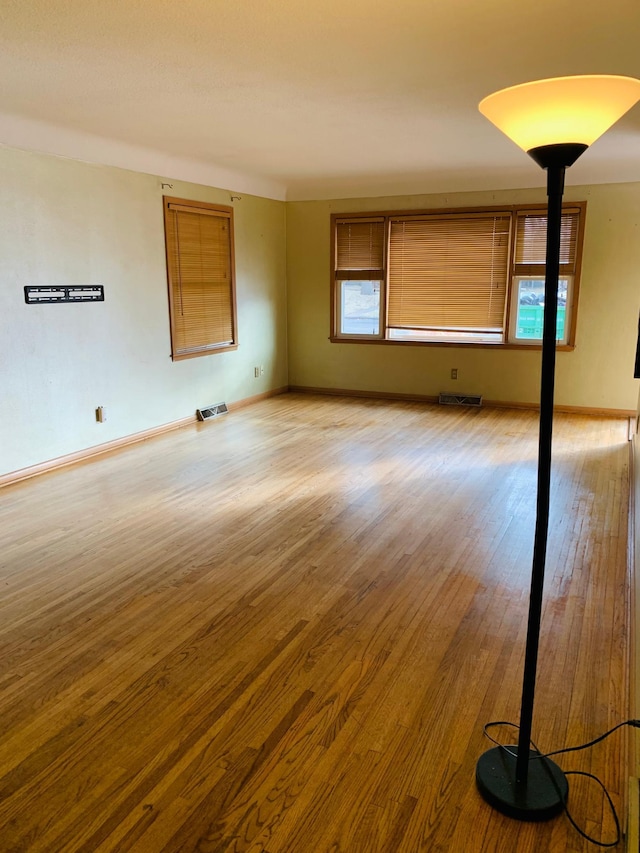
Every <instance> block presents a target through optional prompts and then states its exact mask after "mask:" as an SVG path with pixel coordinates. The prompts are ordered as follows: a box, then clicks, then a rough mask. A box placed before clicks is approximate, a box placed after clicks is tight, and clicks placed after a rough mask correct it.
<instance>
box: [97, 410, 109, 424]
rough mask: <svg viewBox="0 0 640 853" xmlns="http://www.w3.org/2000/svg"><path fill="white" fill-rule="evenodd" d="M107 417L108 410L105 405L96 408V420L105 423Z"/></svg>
mask: <svg viewBox="0 0 640 853" xmlns="http://www.w3.org/2000/svg"><path fill="white" fill-rule="evenodd" d="M106 419H107V412H106V410H105V408H104V406H98V408H97V409H96V420H97V422H98V423H99V424H103V423H104V422H105V421H106Z"/></svg>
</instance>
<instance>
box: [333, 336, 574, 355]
mask: <svg viewBox="0 0 640 853" xmlns="http://www.w3.org/2000/svg"><path fill="white" fill-rule="evenodd" d="M329 340H330V342H331V343H332V344H375V345H376V346H379V345H383V346H392V347H395V346H401V347H407V346H409V347H447V348H450V347H456V348H459V349H493V350H495V349H498V350H504V349H508V350H525V351H531V350H537V351H540V350H541V349H542V344H541V343H539V344H537V343H536V344H511V343H503V342H502V341H500V342H495V343H491V342H489V341H409V340H404V341H400V340H390V339H386V338H366V337H364V336H363V337H359V338H348V337H336V336H333V335H332V336H330V337H329ZM574 350H575V344H559V345H558V346H557V347H556V352H573V351H574Z"/></svg>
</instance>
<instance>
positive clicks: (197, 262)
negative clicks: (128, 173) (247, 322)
mask: <svg viewBox="0 0 640 853" xmlns="http://www.w3.org/2000/svg"><path fill="white" fill-rule="evenodd" d="M164 223H165V240H166V247H167V272H168V282H169V313H170V320H171V356H172V358H173V359H174V360H176V359H182V358H193V357H195V356H199V355H209V354H210V353H214V352H220V351H221V350H228V349H235V348H236V347H237V344H238V341H237V331H236V301H235V279H234V261H233V209H232V208H231V207H224V206H220V205H213V204H205V203H203V202H192V201H185V200H184V199H177V198H167V197H166V196H165V198H164Z"/></svg>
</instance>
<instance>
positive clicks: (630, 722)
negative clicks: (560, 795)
mask: <svg viewBox="0 0 640 853" xmlns="http://www.w3.org/2000/svg"><path fill="white" fill-rule="evenodd" d="M497 726H510V727H511V728H514V729H518V730H519V729H520V726H519V725H517V724H516V723H510V722H508V721H507V720H496V721H493V722H491V723H487V724H486V725H485V726H484V729H483V731H484V735H485V737H486V738H488V739H489V740H490V741H491V742H492V743H495V745H496V746H499V747H500V748H501V749H504V751H505V752H506V753H507V754H508V755H511V756H512V757H513V758H517V753H515V752H513V750H511V749H509V747H508V746H505V745H504V744H502V743H500V741H498V740H496V738H494V737H493V736H492V735H490V734H489V729H491V728H496V727H497ZM624 726H632V727H633V728H636V729H638V728H640V720H625V721H624V722H622V723H618V725H617V726H614V727H613V728H612V729H609V731H607V732H605V733H604V734H602V735H599V737H596V738H594V739H593V740H590V741H588V742H587V743H582V744H580V745H579V746H567V747H564V749H554V750H553V751H552V752H544V753H543V752H541V751H540V750H539V749H538V747H537V746H536V745H535V743H534V742H533V741H530V744H531V746H532V747H533V749H534V750H535V752H536V753H537V754H536V755H532V756H530V758H529V761H541V760H544V759H546V758H551V756H553V755H562V754H563V753H566V752H578V751H579V750H581V749H589V748H590V747H592V746H595V745H596V744H598V743H600V742H601V741H603V740H605V738H608V737H609V736H610V735H612V734H613V733H614V732H615V731H617V730H618V729H621V728H623V727H624ZM564 775H565V776H583V777H585V778H587V779H593V780H594V781H595V782H597V783H598V785H600V787H601V788H602V790H603V792H604V796H605V798H606V800H607V803H608V805H609V809H610V811H611V815H612V817H613V822H614V825H615V828H616V840H615V841H599V840H598V839H597V838H592V837H591V836H590V835H587V833H586V832H584V830H582V829H581V828H580V827H579V826H578V824H577V823H576V821H575V820H574V818H573V816H572V815H571V812H570V811H569V809H568V807H567V803H566V800H564V799H563V802H562V805H563V808H564V812H565V814H566V816H567V818H568V819H569V823H570V824H571V825H572V826H573V828H574V829H575V830H576V832H578V833H579V835H581V836H582V838H584V839H586V840H587V841H589V842H590V843H591V844H595V845H596V846H597V847H617V845H618V844H619V843H620V840H621V838H622V832H621V830H620V820H619V819H618V813H617V812H616V808H615V806H614V804H613V800H612V799H611V796H610V794H609V792H608V791H607V789H606V788H605V786H604V784H603V783H602V781H601V780H600V779H598V777H597V776H594V775H593V773H584V772H583V771H581V770H566V771H564Z"/></svg>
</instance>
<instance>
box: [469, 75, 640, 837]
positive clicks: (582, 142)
mask: <svg viewBox="0 0 640 853" xmlns="http://www.w3.org/2000/svg"><path fill="white" fill-rule="evenodd" d="M638 100H640V80H635V79H633V78H631V77H620V76H614V75H587V76H579V77H557V78H554V79H551V80H538V81H535V82H533V83H524V84H522V85H520V86H512V87H510V88H509V89H503V90H501V91H500V92H496V93H494V94H493V95H489V96H488V97H487V98H485V99H484V100H483V101H481V102H480V105H479V109H480V112H481V113H482V114H483V115H484V116H485V117H486V118H488V119H489V120H490V121H491V122H493V124H495V125H496V127H498V128H499V130H501V131H502V132H503V133H504V134H506V136H508V137H509V138H510V139H511V140H513V142H515V143H516V144H517V145H519V146H520V147H521V148H522V149H523V150H524V151H526V152H527V154H529V155H530V156H531V157H532V158H533V159H534V160H535V162H536V163H537V164H538V165H539V166H541V167H542V168H543V169H546V170H547V196H548V213H547V248H546V272H545V283H544V323H543V332H542V375H541V387H540V431H539V438H538V492H537V504H536V512H537V514H536V528H535V536H534V545H533V568H532V572H531V594H530V599H529V620H528V627H527V641H526V648H525V662H524V676H523V684H522V702H521V706H520V733H519V737H518V745H517V746H510V747H503V746H498V747H495V748H493V749H490V750H488V751H487V752H485V753H484V754H483V755H481V756H480V759H479V760H478V764H477V766H476V784H477V786H478V790H479V791H480V794H481V795H482V796H483V797H484V799H485V800H486V801H487V802H488V803H489V804H490V805H491V806H493V807H494V808H495V809H497V810H498V811H500V812H502V813H503V814H505V815H508V816H509V817H512V818H516V819H517V820H527V821H540V820H548V819H549V818H552V817H554V816H555V815H557V814H558V813H560V812H561V811H562V810H563V808H564V804H565V802H566V799H567V795H568V792H569V786H568V783H567V779H566V776H565V775H564V773H563V772H562V770H561V769H560V767H558V765H557V764H555V762H553V761H551V760H549V759H546V758H545V759H539V758H538V756H539V754H538V753H537V752H536V751H535V750H533V749H531V725H532V719H533V701H534V693H535V682H536V668H537V662H538V645H539V639H540V619H541V614H542V592H543V585H544V569H545V559H546V551H547V533H548V527H549V486H550V474H551V434H552V425H553V389H554V378H555V359H556V321H557V311H558V275H559V271H560V225H561V216H562V194H563V191H564V175H565V170H566V169H567V168H568V167H569V166H571V165H573V163H575V161H576V160H577V159H578V157H579V156H580V155H581V154H582V153H583V152H584V151H586V149H587V148H588V147H589V145H591V143H592V142H594V141H595V140H596V139H598V137H599V136H601V135H602V134H603V133H604V132H605V131H607V130H608V129H609V128H610V127H611V126H612V125H613V124H614V123H615V122H616V121H617V120H618V119H619V118H620V117H621V116H622V115H624V113H626V112H627V110H629V109H631V107H632V106H633V105H634V104H635V103H637V102H638Z"/></svg>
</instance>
